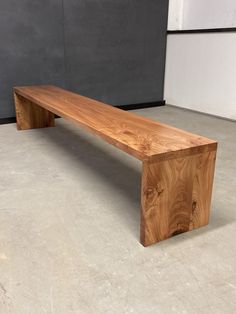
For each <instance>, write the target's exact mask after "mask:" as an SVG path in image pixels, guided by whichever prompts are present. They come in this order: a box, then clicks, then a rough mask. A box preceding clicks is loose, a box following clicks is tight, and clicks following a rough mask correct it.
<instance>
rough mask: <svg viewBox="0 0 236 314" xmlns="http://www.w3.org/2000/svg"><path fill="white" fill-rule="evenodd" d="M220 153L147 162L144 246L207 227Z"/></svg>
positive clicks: (142, 213)
mask: <svg viewBox="0 0 236 314" xmlns="http://www.w3.org/2000/svg"><path fill="white" fill-rule="evenodd" d="M215 158H216V152H215V151H212V152H207V153H203V154H198V155H193V156H188V157H185V158H177V159H172V160H167V161H161V162H154V163H149V162H144V163H143V173H142V194H141V202H142V210H141V236H140V237H141V243H142V244H143V245H144V246H147V245H150V244H153V243H156V242H158V241H161V240H164V239H167V238H169V237H171V236H174V235H177V234H179V233H182V232H186V231H189V230H192V229H195V228H199V227H201V226H204V225H207V224H208V221H209V212H210V203H211V193H212V185H213V177H214V169H215Z"/></svg>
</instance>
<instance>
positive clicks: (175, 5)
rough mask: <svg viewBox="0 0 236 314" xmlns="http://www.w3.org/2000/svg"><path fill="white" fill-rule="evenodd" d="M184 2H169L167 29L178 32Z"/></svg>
mask: <svg viewBox="0 0 236 314" xmlns="http://www.w3.org/2000/svg"><path fill="white" fill-rule="evenodd" d="M183 4H184V0H169V14H168V29H169V30H170V29H171V30H179V29H181V28H182V24H183Z"/></svg>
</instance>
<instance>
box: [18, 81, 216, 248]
mask: <svg viewBox="0 0 236 314" xmlns="http://www.w3.org/2000/svg"><path fill="white" fill-rule="evenodd" d="M14 99H15V106H16V117H17V128H18V130H27V129H33V128H44V127H51V126H54V114H56V115H58V116H60V117H63V118H65V119H68V120H71V121H72V122H76V123H78V124H79V125H80V126H82V127H84V128H85V129H87V130H88V131H90V132H92V133H94V134H96V135H98V136H100V137H102V138H103V139H104V140H105V141H106V142H108V143H109V144H112V145H114V146H116V147H117V148H119V149H121V150H123V151H125V152H126V153H128V154H130V155H132V156H134V157H136V158H138V159H139V160H141V161H142V189H141V232H140V234H141V236H140V238H141V243H142V244H143V245H144V246H148V245H150V244H152V243H155V242H158V241H161V240H164V239H167V238H169V237H171V236H174V235H176V234H179V233H182V232H186V231H189V230H192V229H195V228H199V227H201V226H204V225H206V224H208V220H209V211H210V203H211V193H212V185H213V176H214V168H215V158H216V149H217V143H216V142H215V141H212V140H209V139H207V138H205V137H202V136H199V135H195V134H191V133H188V132H185V131H183V130H179V129H177V128H174V127H171V126H168V125H165V124H161V123H158V122H155V121H152V120H149V119H146V118H143V117H141V116H138V115H135V114H133V113H130V112H127V111H123V110H120V109H117V108H114V107H112V106H109V105H106V104H103V103H101V102H99V101H96V100H92V99H89V98H87V97H83V96H80V95H78V94H75V93H72V92H69V91H66V90H63V89H61V88H58V87H54V86H32V87H15V88H14ZM157 110H158V109H157Z"/></svg>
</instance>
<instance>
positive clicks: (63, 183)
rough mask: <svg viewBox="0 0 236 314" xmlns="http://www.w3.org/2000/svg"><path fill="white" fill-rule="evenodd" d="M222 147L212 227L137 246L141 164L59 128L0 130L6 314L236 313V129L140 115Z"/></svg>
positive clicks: (149, 112) (196, 117) (0, 303)
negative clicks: (210, 139)
mask: <svg viewBox="0 0 236 314" xmlns="http://www.w3.org/2000/svg"><path fill="white" fill-rule="evenodd" d="M135 112H136V113H137V114H140V115H143V116H146V117H150V118H152V119H156V120H159V121H162V122H166V123H169V124H171V125H173V126H177V127H180V128H183V129H186V130H189V131H192V132H195V133H198V134H201V135H205V136H207V137H210V138H212V139H216V140H218V141H219V150H218V158H217V165H216V167H217V171H216V176H215V184H214V194H213V208H212V214H211V221H210V224H209V225H208V226H207V227H204V228H201V229H198V230H195V231H193V232H189V233H185V234H181V235H178V236H176V237H174V238H172V239H170V240H166V241H163V242H161V243H159V244H156V245H153V246H151V247H147V248H144V247H143V246H142V245H140V244H139V207H140V204H139V198H140V196H139V191H140V186H139V185H140V170H141V167H140V166H141V164H140V162H138V161H137V160H135V159H133V158H132V157H130V156H128V155H126V154H125V153H123V152H121V151H118V150H117V149H115V148H113V147H112V146H110V145H107V144H106V143H104V142H103V141H101V140H100V139H98V138H95V137H93V136H92V135H88V134H86V133H84V132H83V131H81V130H80V129H79V128H78V127H77V126H74V125H71V124H69V123H67V122H65V121H64V120H62V119H58V120H57V121H56V124H57V127H56V128H49V129H39V130H31V131H22V132H17V131H16V128H15V124H8V125H1V126H0V165H1V170H0V313H1V314H8V313H13V314H18V313H19V314H41V313H42V314H43V313H58V314H71V313H82V314H83V313H85V314H87V313H89V314H90V313H91V314H93V313H95V314H100V313H101V314H105V313H109V314H113V313H114V314H116V313H117V314H120V313H140V314H145V313H160V314H162V313H167V314H169V313H201V314H204V313H206V314H209V313H214V314H216V313H224V314H225V313H236V123H234V122H229V121H225V120H221V119H217V118H214V117H209V116H205V115H202V114H198V113H194V112H189V111H184V110H182V109H178V108H174V107H170V106H165V107H160V108H150V109H143V110H136V111H135Z"/></svg>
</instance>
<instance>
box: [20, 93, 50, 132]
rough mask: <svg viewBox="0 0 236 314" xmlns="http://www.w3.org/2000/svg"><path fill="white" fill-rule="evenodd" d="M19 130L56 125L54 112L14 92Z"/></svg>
mask: <svg viewBox="0 0 236 314" xmlns="http://www.w3.org/2000/svg"><path fill="white" fill-rule="evenodd" d="M14 100H15V108H16V121H17V129H18V130H28V129H36V128H45V127H50V126H55V122H54V114H53V113H52V112H50V111H48V110H46V109H44V108H42V107H40V106H38V105H36V104H34V103H33V102H31V101H30V100H28V99H26V98H24V97H22V96H20V95H17V94H16V93H14Z"/></svg>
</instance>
